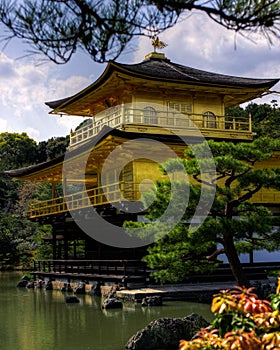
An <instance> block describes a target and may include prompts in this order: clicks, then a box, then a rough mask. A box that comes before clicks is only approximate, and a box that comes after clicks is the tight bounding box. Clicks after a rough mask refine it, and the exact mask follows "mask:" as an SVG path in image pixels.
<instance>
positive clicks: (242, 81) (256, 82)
mask: <svg viewBox="0 0 280 350" xmlns="http://www.w3.org/2000/svg"><path fill="white" fill-rule="evenodd" d="M114 72H119V73H123V74H126V75H129V76H131V77H135V78H142V79H145V80H153V81H155V80H156V81H160V82H162V81H164V82H170V83H177V84H190V85H194V84H196V85H201V86H203V85H204V86H205V85H208V86H209V85H212V86H216V87H217V86H219V87H225V86H227V87H233V88H245V87H246V88H255V89H256V90H258V91H259V90H263V91H268V90H269V89H270V88H271V87H272V86H274V85H275V84H276V83H278V82H279V79H255V78H243V77H237V76H230V75H223V74H218V73H212V72H207V71H203V70H199V69H195V68H191V67H188V66H182V65H179V64H176V63H173V62H170V61H169V60H167V59H149V60H146V61H143V62H140V63H137V64H122V63H116V62H113V61H110V62H109V63H108V65H107V67H106V69H105V70H104V72H103V73H102V74H101V76H100V77H99V78H98V79H97V80H96V81H94V82H93V83H92V84H90V85H89V86H88V87H86V88H85V89H83V90H81V91H80V92H78V93H77V94H75V95H73V96H70V97H67V98H64V99H60V100H56V101H50V102H46V105H47V106H49V107H50V108H52V109H53V111H51V113H59V112H60V111H63V108H65V107H67V106H69V105H71V104H72V103H74V102H76V101H77V100H79V99H81V98H83V97H85V96H86V95H88V94H90V93H91V92H93V91H94V90H96V89H97V88H98V87H100V86H102V84H103V83H104V82H105V81H107V80H108V79H109V78H110V76H111V75H112V74H113V73H114Z"/></svg>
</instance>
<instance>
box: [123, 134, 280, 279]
mask: <svg viewBox="0 0 280 350" xmlns="http://www.w3.org/2000/svg"><path fill="white" fill-rule="evenodd" d="M208 144H209V146H210V149H211V151H212V154H213V159H214V162H215V166H216V171H215V172H213V170H211V172H209V173H208V174H207V175H208V178H209V180H205V177H204V178H202V174H201V170H200V169H201V168H204V174H205V169H207V168H205V166H207V164H208V163H209V158H208V157H207V158H203V157H204V156H203V155H204V154H207V153H206V152H205V150H206V148H205V147H206V143H204V144H200V145H195V146H193V147H192V149H188V150H187V151H186V157H185V159H184V160H183V161H182V162H183V164H184V167H185V169H186V171H187V173H188V174H189V175H190V176H191V177H192V180H191V181H190V184H189V185H188V186H189V188H190V200H189V203H190V204H189V206H188V207H187V208H186V212H185V216H184V217H183V218H182V220H181V222H180V223H179V224H178V225H177V226H176V227H175V228H174V229H172V230H171V231H170V232H169V233H168V234H167V235H165V236H164V237H163V238H161V239H159V240H158V241H156V242H155V243H154V244H153V245H152V246H151V247H149V248H148V252H149V254H148V255H147V256H146V257H145V261H147V262H148V265H149V266H150V267H151V268H153V269H155V272H154V276H155V278H156V279H158V280H159V281H161V282H166V281H173V282H178V281H180V280H183V279H185V278H186V277H187V276H188V275H189V274H190V273H193V272H198V271H208V270H211V269H213V268H215V266H216V265H217V262H218V260H217V258H218V256H219V255H220V254H225V255H226V257H227V259H228V261H229V264H230V267H231V270H232V273H233V276H234V278H235V279H236V282H237V283H238V284H239V285H248V281H247V278H246V276H245V274H244V272H243V270H242V265H241V263H240V260H239V254H240V253H245V252H246V253H250V252H251V251H252V250H260V249H267V250H268V251H274V250H277V249H279V248H280V232H279V231H275V230H273V226H272V215H271V212H270V211H269V210H268V209H267V208H265V207H262V206H257V205H253V204H252V203H251V202H250V199H251V198H252V196H253V195H254V194H255V193H257V192H258V191H260V190H261V189H262V188H266V189H268V188H274V189H278V190H279V189H280V168H278V169H271V168H269V169H263V168H258V167H254V165H256V164H257V163H259V162H261V161H263V160H266V159H269V158H270V157H271V152H272V150H280V142H279V140H273V139H269V138H262V139H257V140H255V141H254V142H252V143H239V144H233V143H230V142H214V141H209V143H208ZM194 151H195V153H194ZM198 154H199V155H200V157H199V158H200V160H199V161H198V159H197V155H198ZM177 164H178V161H174V160H171V161H169V162H168V164H165V169H166V170H165V171H167V172H168V173H169V174H170V173H172V172H174V171H175V172H176V171H177ZM206 172H207V171H206ZM202 186H203V187H204V189H206V193H207V191H211V190H212V191H213V188H214V186H215V194H214V201H213V205H212V207H211V209H210V212H209V215H208V217H207V219H206V220H205V221H204V222H203V223H202V224H201V225H200V226H199V227H197V226H196V230H195V229H194V226H193V225H190V222H191V221H190V220H191V218H193V217H192V216H193V215H194V212H195V210H196V209H195V208H196V207H197V205H198V203H200V202H199V199H200V197H201V190H202ZM169 189H170V184H169V183H168V182H164V183H163V182H159V183H157V197H156V200H155V201H154V203H153V204H152V205H151V206H150V207H149V214H148V218H149V220H150V222H149V224H148V225H147V224H141V225H140V226H142V227H144V228H147V227H148V229H147V231H148V233H149V234H153V235H155V237H157V235H158V236H159V237H161V236H160V235H161V233H162V223H159V222H158V221H159V218H160V217H161V216H162V213H163V212H164V211H165V210H166V208H167V206H168V203H169V201H170V190H169ZM209 193H210V192H209ZM149 196H151V193H150V194H149V195H148V197H146V201H147V203H150V198H149ZM153 196H154V195H153ZM181 196H184V192H182V194H181ZM204 197H205V194H204ZM209 198H210V197H208V196H207V195H206V197H205V198H204V199H205V200H206V201H207V200H208V199H209ZM181 199H182V197H181ZM177 202H178V205H180V196H179V199H178V200H177ZM199 205H201V203H200V204H199ZM202 207H203V206H202ZM174 208H175V210H177V209H178V206H177V204H176V202H175V205H174ZM151 223H152V224H151ZM129 225H136V226H139V225H138V224H132V223H130V224H127V226H129Z"/></svg>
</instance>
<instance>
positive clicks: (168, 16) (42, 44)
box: [0, 0, 280, 63]
mask: <svg viewBox="0 0 280 350" xmlns="http://www.w3.org/2000/svg"><path fill="white" fill-rule="evenodd" d="M192 10H198V11H201V12H204V13H206V14H207V15H208V16H209V17H210V18H212V19H213V20H214V21H216V22H218V23H219V24H221V25H222V26H224V27H226V28H228V29H231V30H235V31H260V32H262V33H264V34H265V35H266V36H267V37H268V38H269V39H270V38H271V36H275V37H277V38H279V37H280V23H279V22H280V5H279V0H248V1H244V0H204V1H203V0H185V1H184V0H91V1H90V0H38V1H33V0H22V1H11V0H2V1H1V3H0V22H2V23H3V24H4V25H5V26H6V27H7V28H8V31H9V32H10V34H7V35H6V36H5V37H4V40H5V39H6V40H9V39H11V38H13V37H17V38H20V39H23V40H25V41H27V42H28V43H30V44H31V45H32V46H33V48H34V49H35V50H37V51H40V52H42V53H44V54H45V55H46V56H47V57H48V58H49V59H51V60H52V61H54V62H56V63H65V62H68V61H69V60H70V59H71V57H72V55H73V54H74V53H75V52H76V50H77V49H78V48H80V49H83V50H85V51H86V52H87V53H88V54H89V55H90V56H91V58H92V59H93V60H94V61H96V62H104V61H108V60H109V59H116V58H117V57H118V56H119V55H120V54H121V53H122V51H123V50H124V49H125V47H127V45H128V44H129V42H130V41H131V39H132V38H133V37H135V36H143V35H144V36H149V37H152V36H155V35H157V34H159V33H161V32H162V31H164V30H165V29H167V28H169V27H172V26H173V25H175V24H176V22H177V21H178V19H179V18H182V16H183V15H184V14H185V13H188V12H190V11H192ZM186 23H187V22H186Z"/></svg>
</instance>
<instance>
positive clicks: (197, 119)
mask: <svg viewBox="0 0 280 350" xmlns="http://www.w3.org/2000/svg"><path fill="white" fill-rule="evenodd" d="M193 124H194V125H195V126H196V127H197V128H199V129H200V130H201V131H202V133H203V132H205V131H212V132H215V131H222V132H223V134H225V133H228V135H230V133H232V132H238V134H239V135H240V136H241V137H242V134H248V133H251V132H252V124H251V118H250V117H248V118H245V117H231V116H217V115H209V114H194V113H191V114H182V113H179V112H177V111H174V110H168V111H156V114H155V115H151V114H150V115H147V113H145V111H144V109H134V108H126V107H123V106H117V107H112V108H109V109H108V110H106V111H105V112H102V114H99V115H97V116H96V117H94V120H91V121H89V123H88V124H87V125H86V126H84V127H82V128H80V129H78V130H76V131H71V134H70V147H73V146H76V145H79V144H80V143H82V142H84V141H87V140H88V139H90V138H91V137H92V136H94V135H97V134H98V132H99V131H100V130H101V129H102V128H103V127H104V126H105V125H106V126H110V127H112V128H123V127H124V126H126V125H138V126H157V127H160V128H163V129H164V128H166V129H168V130H174V131H175V132H176V133H178V132H179V133H180V134H184V133H186V131H187V130H191V129H193V128H194V125H193Z"/></svg>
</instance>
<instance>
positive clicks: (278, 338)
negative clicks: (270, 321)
mask: <svg viewBox="0 0 280 350" xmlns="http://www.w3.org/2000/svg"><path fill="white" fill-rule="evenodd" d="M262 349H265V350H272V349H273V350H280V333H279V332H273V333H269V334H264V335H263V337H262Z"/></svg>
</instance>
